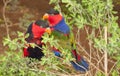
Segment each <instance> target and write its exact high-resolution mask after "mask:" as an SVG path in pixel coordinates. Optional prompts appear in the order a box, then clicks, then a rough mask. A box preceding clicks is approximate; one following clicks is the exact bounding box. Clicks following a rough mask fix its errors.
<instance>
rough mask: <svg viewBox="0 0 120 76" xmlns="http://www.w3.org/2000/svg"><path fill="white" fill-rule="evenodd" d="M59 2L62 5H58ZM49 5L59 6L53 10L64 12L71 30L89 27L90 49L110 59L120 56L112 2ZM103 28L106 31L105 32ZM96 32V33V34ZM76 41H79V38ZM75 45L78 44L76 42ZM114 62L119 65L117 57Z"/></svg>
mask: <svg viewBox="0 0 120 76" xmlns="http://www.w3.org/2000/svg"><path fill="white" fill-rule="evenodd" d="M51 1H52V0H51ZM60 2H62V3H63V4H62V5H60ZM51 3H53V4H59V6H58V5H57V6H55V8H57V9H58V10H62V13H63V12H64V13H63V15H64V17H65V19H66V22H67V24H68V25H69V26H70V27H71V29H72V28H73V26H77V28H78V30H81V29H82V28H85V27H86V26H90V27H91V31H92V32H88V34H87V37H88V41H89V42H91V43H92V45H93V46H92V47H91V46H90V47H91V49H93V48H95V49H97V50H99V51H101V50H102V51H107V53H108V55H109V56H111V57H117V56H120V53H119V50H120V48H119V46H120V28H119V26H118V23H117V19H118V17H117V16H115V14H116V13H117V12H116V11H113V0H59V1H57V2H55V1H53V2H51ZM62 8H64V9H62ZM105 27H106V28H107V31H105ZM96 30H98V31H97V32H96ZM87 31H88V30H87ZM106 32H107V33H106ZM105 33H106V34H105ZM75 36H76V34H75ZM105 36H106V38H107V39H105ZM77 39H78V40H79V38H77ZM76 41H77V40H76ZM77 44H80V43H79V42H77ZM88 44H89V43H88ZM91 52H95V51H93V50H92V51H91ZM100 56H101V55H100ZM116 60H117V62H118V64H117V65H119V64H120V63H119V58H118V57H117V58H116ZM98 61H99V60H98ZM93 64H94V63H93ZM108 64H109V63H108ZM116 68H119V67H116ZM112 70H113V69H112ZM114 71H116V70H114ZM114 73H116V72H114ZM114 73H113V74H114ZM98 76H102V74H100V73H98Z"/></svg>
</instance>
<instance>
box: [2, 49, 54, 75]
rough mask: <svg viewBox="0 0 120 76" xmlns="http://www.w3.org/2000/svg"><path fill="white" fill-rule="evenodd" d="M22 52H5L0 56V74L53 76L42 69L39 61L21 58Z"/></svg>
mask: <svg viewBox="0 0 120 76" xmlns="http://www.w3.org/2000/svg"><path fill="white" fill-rule="evenodd" d="M21 54H22V52H16V53H15V52H13V51H11V52H6V55H5V56H0V69H2V70H0V76H48V75H49V76H55V75H54V74H52V73H50V72H48V71H46V70H42V69H40V68H42V66H40V62H39V61H37V60H34V59H31V60H30V59H28V58H23V57H22V56H21Z"/></svg>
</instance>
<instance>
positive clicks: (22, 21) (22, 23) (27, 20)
mask: <svg viewBox="0 0 120 76" xmlns="http://www.w3.org/2000/svg"><path fill="white" fill-rule="evenodd" d="M33 17H34V15H32V14H28V13H25V14H24V15H23V17H21V18H19V27H20V28H22V29H23V30H26V28H27V27H28V26H29V25H30V24H31V23H32V22H33V20H31V19H32V18H33Z"/></svg>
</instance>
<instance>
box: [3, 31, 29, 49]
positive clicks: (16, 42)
mask: <svg viewBox="0 0 120 76" xmlns="http://www.w3.org/2000/svg"><path fill="white" fill-rule="evenodd" d="M17 34H18V38H15V39H11V38H10V37H6V38H4V39H3V45H4V46H8V49H9V50H11V51H14V50H21V49H22V48H23V47H24V44H25V43H27V42H26V41H25V38H26V37H28V36H27V35H26V36H25V37H24V33H22V32H17Z"/></svg>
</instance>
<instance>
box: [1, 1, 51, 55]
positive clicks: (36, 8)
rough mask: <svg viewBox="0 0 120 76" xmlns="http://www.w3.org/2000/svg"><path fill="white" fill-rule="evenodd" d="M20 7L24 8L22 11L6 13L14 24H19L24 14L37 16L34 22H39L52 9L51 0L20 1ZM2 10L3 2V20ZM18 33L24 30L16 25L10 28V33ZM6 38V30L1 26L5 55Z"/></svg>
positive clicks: (2, 49)
mask: <svg viewBox="0 0 120 76" xmlns="http://www.w3.org/2000/svg"><path fill="white" fill-rule="evenodd" d="M18 6H22V9H19V10H13V11H6V17H8V18H9V19H10V21H12V22H13V23H18V20H19V18H20V17H22V16H23V14H24V13H30V14H33V15H35V17H34V20H38V19H40V18H41V17H42V15H43V14H44V13H45V12H46V11H47V10H48V9H50V8H51V7H52V6H50V5H49V0H42V1H41V0H19V4H18ZM2 10H3V1H2V0H0V19H3V15H2ZM16 31H23V30H22V29H20V28H19V27H18V26H16V25H12V26H9V32H16ZM23 32H24V31H23ZM4 37H6V28H5V26H4V25H2V24H0V53H3V52H4V49H5V47H3V43H2V40H3V38H4Z"/></svg>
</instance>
